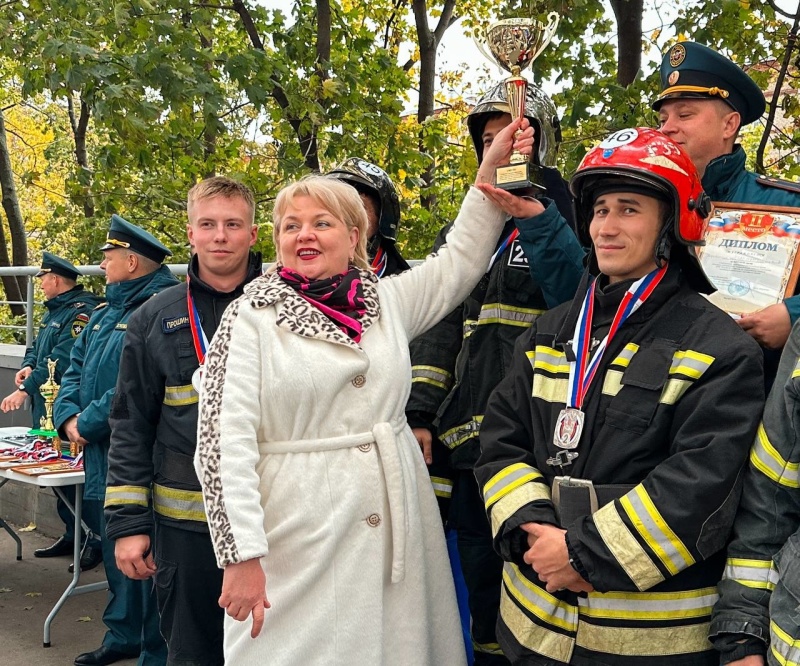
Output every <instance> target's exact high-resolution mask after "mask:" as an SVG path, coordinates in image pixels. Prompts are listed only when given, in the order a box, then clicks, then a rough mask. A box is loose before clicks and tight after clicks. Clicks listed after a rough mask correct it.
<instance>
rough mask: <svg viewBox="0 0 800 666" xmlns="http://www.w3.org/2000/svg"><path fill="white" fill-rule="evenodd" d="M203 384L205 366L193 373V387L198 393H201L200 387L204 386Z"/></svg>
mask: <svg viewBox="0 0 800 666" xmlns="http://www.w3.org/2000/svg"><path fill="white" fill-rule="evenodd" d="M202 383H203V366H202V365H201V366H200V367H198V368H197V370H195V371H194V372H193V373H192V386H193V387H194V390H195V391H197V392H198V393H200V386H201V385H202Z"/></svg>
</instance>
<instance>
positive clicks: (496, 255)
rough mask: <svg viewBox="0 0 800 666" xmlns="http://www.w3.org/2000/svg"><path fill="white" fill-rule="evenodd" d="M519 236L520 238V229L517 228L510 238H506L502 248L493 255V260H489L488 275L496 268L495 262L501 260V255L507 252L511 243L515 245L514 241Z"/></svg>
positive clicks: (509, 235) (501, 245) (501, 244)
mask: <svg viewBox="0 0 800 666" xmlns="http://www.w3.org/2000/svg"><path fill="white" fill-rule="evenodd" d="M517 236H519V229H516V228H515V229H514V230H513V231H512V232H511V233H510V234H508V236H506V237H505V239H504V240H503V242H502V243H500V247H499V248H498V249H497V252H495V253H494V254H493V255H492V258H491V259H489V268H487V269H486V272H487V273H488V272H489V271H490V270H492V266H494V263H495V262H496V261H497V260H498V259H499V258H500V255H501V254H503V252H505V251H506V248H507V247H508V246H509V245H511V243H513V242H514V239H515V238H516V237H517Z"/></svg>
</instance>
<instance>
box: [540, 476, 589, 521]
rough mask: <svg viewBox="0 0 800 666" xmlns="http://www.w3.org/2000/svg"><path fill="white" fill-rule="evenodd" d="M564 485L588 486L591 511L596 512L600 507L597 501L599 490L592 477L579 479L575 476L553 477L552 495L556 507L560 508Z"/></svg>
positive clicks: (574, 486)
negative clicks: (595, 487) (597, 490)
mask: <svg viewBox="0 0 800 666" xmlns="http://www.w3.org/2000/svg"><path fill="white" fill-rule="evenodd" d="M562 486H570V487H573V488H587V489H588V490H589V508H590V509H591V512H592V513H594V512H595V511H597V510H598V509H599V508H600V506H599V504H598V502H597V492H596V491H595V489H594V483H593V482H592V481H591V480H590V479H578V478H575V477H574V476H556V477H554V478H553V487H552V488H551V491H550V496H551V498H552V500H553V505H554V506H555V507H556V509H558V507H559V505H560V503H561V488H562Z"/></svg>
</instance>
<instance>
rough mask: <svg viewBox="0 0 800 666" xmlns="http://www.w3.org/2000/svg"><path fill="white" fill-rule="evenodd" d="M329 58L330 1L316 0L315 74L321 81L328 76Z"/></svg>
mask: <svg viewBox="0 0 800 666" xmlns="http://www.w3.org/2000/svg"><path fill="white" fill-rule="evenodd" d="M330 60H331V3H330V0H317V74H318V75H319V78H320V80H321V81H324V80H325V79H327V78H328V63H329V62H330Z"/></svg>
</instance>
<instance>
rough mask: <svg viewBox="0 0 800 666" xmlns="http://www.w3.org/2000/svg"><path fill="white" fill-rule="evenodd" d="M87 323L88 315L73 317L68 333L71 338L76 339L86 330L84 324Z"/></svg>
mask: <svg viewBox="0 0 800 666" xmlns="http://www.w3.org/2000/svg"><path fill="white" fill-rule="evenodd" d="M88 323H89V315H87V314H79V315H78V316H76V317H75V319H74V321H73V322H72V326H71V327H70V332H71V333H72V337H73V338H77V337H78V336H79V335H80V334H81V331H83V329H84V328H86V324H88Z"/></svg>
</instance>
